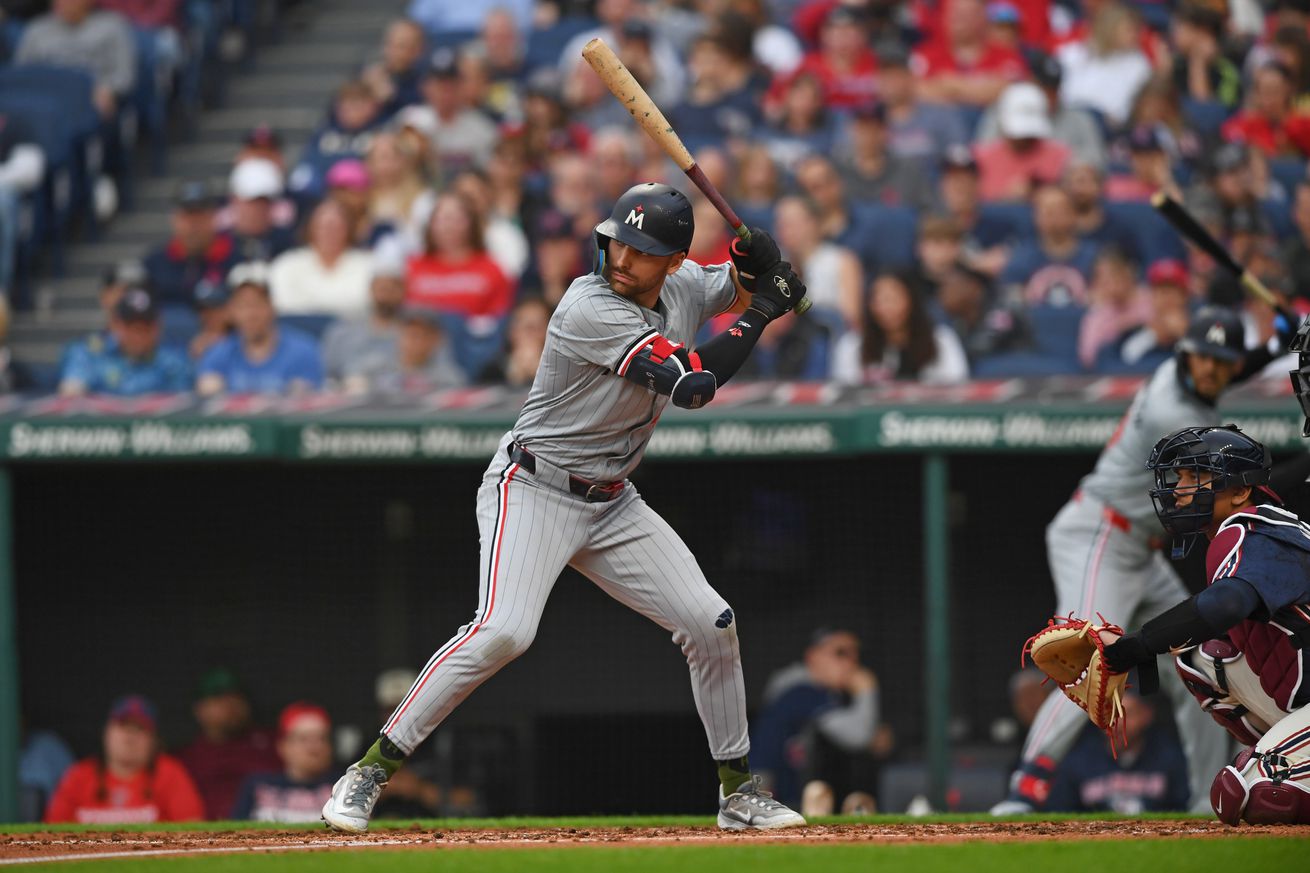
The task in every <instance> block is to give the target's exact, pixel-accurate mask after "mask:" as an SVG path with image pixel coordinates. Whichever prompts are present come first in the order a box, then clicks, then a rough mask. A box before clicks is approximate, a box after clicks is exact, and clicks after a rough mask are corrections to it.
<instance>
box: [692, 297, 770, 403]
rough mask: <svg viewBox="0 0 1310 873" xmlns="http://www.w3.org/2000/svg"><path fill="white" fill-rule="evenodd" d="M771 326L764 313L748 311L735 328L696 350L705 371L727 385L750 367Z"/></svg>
mask: <svg viewBox="0 0 1310 873" xmlns="http://www.w3.org/2000/svg"><path fill="white" fill-rule="evenodd" d="M768 323H769V320H768V319H767V318H765V317H764V315H763V314H761V313H760V312H757V311H756V310H754V309H749V308H748V309H746V311H745V312H743V313H742V314H741V315H739V316H738V317H737V320H736V321H735V322H733V324H732V326H731V327H729V328H728V329H727V330H725V331H724V332H723V333H721V334H719V335H718V336H714V337H711V338H710V339H708V340H706V341H705V342H704V343H702V344H701V345H700V346H698V347H697V348H696V354H698V355H700V361H701V367H703V368H704V369H705V370H706V371H708V372H710V373H713V374H714V378H715V380H716V381H717V382H718V384H719V385H723V384H724V383H726V382H727V381H728V380H729V379H731V378H732V377H733V376H734V375H736V373H737V371H738V370H740V369H741V365H742V364H744V363H746V358H748V357H750V353H751V350H752V349H753V348H755V343H757V342H759V339H760V336H761V335H763V333H764V327H765V325H767V324H768Z"/></svg>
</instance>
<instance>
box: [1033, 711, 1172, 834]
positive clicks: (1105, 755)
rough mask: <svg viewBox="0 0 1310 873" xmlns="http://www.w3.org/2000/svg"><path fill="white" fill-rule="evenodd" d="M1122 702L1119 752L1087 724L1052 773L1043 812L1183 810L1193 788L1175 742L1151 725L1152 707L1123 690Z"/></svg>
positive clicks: (1135, 813)
mask: <svg viewBox="0 0 1310 873" xmlns="http://www.w3.org/2000/svg"><path fill="white" fill-rule="evenodd" d="M1123 705H1124V733H1125V735H1126V741H1125V743H1124V746H1123V748H1122V749H1120V750H1119V752H1118V756H1117V757H1116V756H1115V755H1114V754H1112V753H1111V751H1110V744H1109V742H1108V741H1107V740H1106V738H1105V734H1103V733H1101V732H1100V731H1099V730H1095V729H1093V728H1091V727H1090V726H1089V727H1088V729H1087V730H1084V731H1083V734H1082V736H1081V737H1079V738H1078V743H1077V744H1076V745H1075V746H1074V747H1073V750H1072V751H1070V752H1069V754H1068V755H1067V756H1066V757H1065V759H1064V760H1063V761H1061V762H1060V766H1059V769H1057V770H1056V771H1055V781H1054V782H1053V783H1052V784H1051V794H1050V796H1049V797H1048V798H1047V800H1046V805H1045V806H1044V807H1043V809H1045V810H1046V811H1047V812H1117V813H1120V814H1121V815H1138V814H1140V813H1143V812H1163V811H1170V810H1185V809H1187V802H1188V798H1189V796H1190V794H1191V788H1190V787H1189V785H1188V782H1187V779H1188V777H1187V759H1185V758H1184V757H1183V750H1182V747H1181V746H1179V744H1178V740H1177V739H1176V738H1175V737H1173V736H1172V735H1171V734H1170V733H1169V732H1168V731H1166V730H1164V729H1163V728H1161V727H1160V726H1159V725H1157V724H1156V723H1155V708H1154V707H1152V706H1151V704H1149V703H1147V702H1146V701H1145V700H1142V698H1141V697H1139V696H1137V694H1136V692H1131V691H1130V692H1129V693H1127V694H1125V695H1124V697H1123Z"/></svg>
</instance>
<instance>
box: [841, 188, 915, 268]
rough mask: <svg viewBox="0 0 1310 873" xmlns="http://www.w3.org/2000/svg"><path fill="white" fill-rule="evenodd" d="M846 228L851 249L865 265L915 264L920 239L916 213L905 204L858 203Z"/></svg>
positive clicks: (898, 265) (890, 266)
mask: <svg viewBox="0 0 1310 873" xmlns="http://www.w3.org/2000/svg"><path fill="white" fill-rule="evenodd" d="M851 211H852V218H853V219H854V220H853V222H852V225H853V226H852V227H851V229H850V230H849V231H847V236H848V238H849V239H850V240H851V241H852V242H853V243H854V245H853V246H852V248H854V249H855V251H856V253H857V254H858V255H859V256H860V260H862V261H864V262H865V264H866V266H873V267H875V268H876V269H878V270H902V269H905V268H907V267H909V266H911V265H912V264H913V263H914V257H915V244H916V242H917V241H918V238H919V214H918V213H917V212H916V211H915V210H913V209H911V208H910V207H908V206H883V205H881V204H861V205H859V206H856V207H854V208H853V209H852V210H851Z"/></svg>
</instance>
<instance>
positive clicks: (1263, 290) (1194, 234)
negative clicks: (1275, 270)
mask: <svg viewBox="0 0 1310 873" xmlns="http://www.w3.org/2000/svg"><path fill="white" fill-rule="evenodd" d="M1151 205H1152V206H1154V207H1155V208H1156V210H1157V211H1158V212H1159V213H1160V214H1161V215H1163V216H1164V218H1165V220H1166V221H1168V222H1169V223H1170V224H1172V225H1173V226H1174V229H1175V230H1177V231H1178V232H1179V233H1180V234H1182V235H1183V239H1185V240H1187V241H1188V242H1190V243H1191V244H1192V245H1194V246H1196V247H1197V248H1199V249H1200V250H1201V251H1203V252H1205V253H1206V254H1207V255H1209V256H1210V257H1212V258H1214V261H1215V263H1216V264H1218V265H1219V266H1221V267H1223V268H1224V269H1225V270H1227V271H1228V272H1230V273H1232V274H1233V275H1234V276H1236V277H1237V280H1238V281H1239V282H1241V283H1242V287H1243V288H1245V289H1246V290H1247V291H1248V292H1250V293H1251V294H1252V295H1254V296H1255V297H1257V298H1259V299H1260V300H1262V301H1264V302H1265V303H1268V304H1269V305H1270V306H1272V307H1274V308H1275V309H1278V308H1279V306H1280V304H1279V302H1278V299H1277V298H1276V297H1274V293H1273V292H1272V291H1270V290H1269V288H1268V287H1266V286H1265V283H1263V282H1261V281H1260V277H1258V276H1256V275H1255V274H1254V273H1252V272H1251V271H1250V270H1248V269H1246V268H1245V267H1243V266H1242V265H1241V264H1239V263H1237V260H1236V259H1235V258H1234V257H1233V253H1232V252H1230V251H1228V249H1226V248H1225V247H1224V246H1223V244H1222V243H1220V242H1219V240H1217V239H1215V238H1214V237H1213V236H1211V235H1210V231H1208V230H1206V229H1205V227H1203V226H1202V225H1201V222H1199V221H1197V220H1196V218H1195V216H1193V215H1192V213H1190V212H1188V211H1187V207H1185V206H1183V204H1181V203H1179V202H1178V201H1177V200H1175V199H1174V198H1172V197H1170V196H1169V195H1168V194H1166V193H1165V192H1163V191H1157V192H1155V194H1153V195H1151ZM1292 329H1293V330H1295V329H1296V323H1295V322H1293V324H1292Z"/></svg>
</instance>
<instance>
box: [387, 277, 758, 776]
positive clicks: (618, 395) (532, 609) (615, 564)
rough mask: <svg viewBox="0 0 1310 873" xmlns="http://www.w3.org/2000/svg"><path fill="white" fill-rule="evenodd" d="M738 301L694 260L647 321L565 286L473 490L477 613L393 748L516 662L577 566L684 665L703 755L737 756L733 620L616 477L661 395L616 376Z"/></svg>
mask: <svg viewBox="0 0 1310 873" xmlns="http://www.w3.org/2000/svg"><path fill="white" fill-rule="evenodd" d="M735 296H736V292H735V287H734V285H733V283H732V279H731V276H730V273H729V269H728V267H727V265H723V266H718V267H701V266H699V265H696V264H694V263H692V262H690V261H686V262H684V264H683V266H682V268H681V269H679V270H678V271H677V272H676V273H675V274H673V275H672V276H670V277H668V278H667V279H666V280H665V283H664V287H663V290H662V291H661V293H660V299H659V303H658V304H657V307H656V309H655V310H649V309H645V308H643V307H641V306H639V305H638V304H636V303H634V302H632V301H630V300H627V299H626V298H623V297H621V296H619V295H617V294H615V293H614V292H613V291H611V290H610V288H609V285H607V284H606V283H605V281H604V280H603V279H602V278H601V277H600V276H599V275H596V274H590V275H587V276H582V277H580V278H578V279H576V280H574V282H573V284H572V285H571V286H570V287H569V290H568V292H567V293H565V295H564V298H563V299H562V300H561V301H560V305H559V308H558V309H557V310H556V312H555V314H554V316H553V317H552V318H551V320H550V327H549V329H548V331H547V335H546V345H545V350H544V352H543V353H542V358H541V365H540V367H539V368H538V370H537V376H536V379H535V381H534V382H533V383H532V391H531V392H530V394H529V395H528V400H527V403H526V404H524V407H523V410H522V412H521V413H520V414H519V419H518V422H517V423H516V424H515V425H514V428H513V430H511V431H510V433H508V434H506V435H505V437H504V438H503V439H502V440H501V444H500V448H499V449H498V451H497V452H496V455H495V457H494V458H493V459H492V461H491V465H490V466H488V467H487V471H486V473H485V474H484V476H483V479H482V486H481V487H480V488H479V489H478V497H477V518H478V530H479V534H480V538H481V543H482V562H481V583H480V593H479V601H478V608H477V611H476V612H475V613H474V615H473V619H472V621H470V622H469V623H468V624H466V625H464V626H463V627H461V628H460V629H459V631H458V632H457V633H456V634H455V636H454V637H452V638H451V639H450V640H449V641H448V642H447V643H446V644H445V645H444V646H442V647H441V648H440V649H438V650H437V652H436V654H434V655H433V656H432V658H431V660H429V661H428V663H427V666H426V667H425V668H424V669H423V671H422V672H421V673H420V674H419V678H418V680H417V681H416V682H415V683H414V686H413V687H412V688H411V689H410V692H409V694H408V695H406V697H405V699H404V700H403V701H402V702H401V704H400V705H399V706H398V707H397V708H396V711H395V713H394V714H393V715H392V716H391V718H390V719H389V720H388V721H387V724H386V725H385V726H384V727H383V733H385V734H386V735H387V737H389V738H390V739H391V741H392V742H393V743H395V744H396V745H397V746H399V747H400V749H401V750H402V751H404V752H406V753H409V752H412V751H413V750H414V749H415V747H417V746H418V745H419V743H421V742H423V740H424V739H425V738H426V737H427V736H428V734H430V733H431V732H432V731H433V729H435V728H436V726H437V725H439V724H440V723H441V721H442V720H443V719H444V718H445V717H446V716H447V715H449V714H450V713H451V711H453V710H454V709H455V707H456V706H458V705H459V704H460V702H461V701H463V700H464V698H465V697H467V696H468V695H469V694H470V693H471V692H472V691H473V689H474V688H476V687H477V686H478V685H480V684H481V683H482V682H484V681H485V680H486V679H488V678H489V677H490V676H491V675H492V674H493V673H495V672H496V671H497V670H499V669H500V668H501V667H503V666H504V665H505V664H507V663H509V662H510V661H511V660H512V659H514V658H515V657H517V656H518V655H521V654H522V653H523V652H524V651H526V650H527V648H528V646H529V645H530V644H531V643H532V639H533V637H534V636H535V634H536V631H537V623H538V621H539V620H540V618H541V613H542V610H543V609H544V608H545V606H546V598H547V597H549V596H550V591H551V588H552V587H554V584H555V580H556V578H557V577H558V576H559V574H560V572H561V571H562V570H563V569H564V568H565V566H572V567H574V568H576V569H577V570H579V571H580V572H581V573H582V574H583V575H585V576H586V577H587V578H589V579H591V580H592V581H593V582H595V583H596V585H598V586H599V587H600V588H601V589H602V590H604V591H605V592H606V593H607V594H609V595H610V596H611V597H613V598H614V599H615V600H618V601H619V602H620V603H623V604H624V605H626V606H628V607H630V608H631V609H634V610H636V611H637V612H639V613H641V614H642V615H644V616H646V617H647V618H649V619H651V620H652V621H654V622H656V623H657V624H659V625H660V626H662V627H663V628H665V629H666V630H668V631H670V632H671V633H672V634H673V641H674V643H676V644H677V645H678V646H679V647H680V648H681V649H682V652H683V654H684V655H685V656H686V658H687V663H688V665H689V666H690V668H691V682H692V691H693V694H694V696H695V699H696V708H697V710H698V711H699V713H700V717H701V721H702V722H703V723H704V724H705V733H706V735H707V736H708V738H709V745H710V752H711V754H712V755H713V757H714V758H715V759H717V760H727V759H733V758H739V757H741V756H743V755H745V754H746V752H747V750H748V748H749V741H748V739H747V730H746V699H745V693H744V685H743V683H742V675H741V657H740V654H739V651H738V647H737V627H736V623H735V621H733V620H732V618H733V617H732V613H731V611H730V610H729V607H728V604H727V603H726V602H725V601H724V600H723V598H722V597H720V596H719V595H718V594H717V593H716V592H715V591H714V589H713V588H711V587H710V584H709V582H708V581H706V579H705V575H704V573H702V572H701V569H700V567H699V566H698V565H697V563H696V559H695V558H694V557H693V556H692V554H691V552H690V551H689V550H688V549H687V547H686V545H684V544H683V542H682V540H681V539H680V538H679V537H678V535H677V534H676V533H675V532H674V531H673V529H672V528H670V527H669V525H668V524H666V523H665V522H664V520H663V519H661V518H660V517H659V516H658V515H656V514H655V512H654V510H652V509H651V508H650V507H649V506H647V505H646V503H645V501H643V500H642V499H641V496H640V495H639V494H638V493H637V490H636V488H634V487H633V486H632V484H631V483H630V482H626V481H625V480H626V478H627V476H628V475H629V474H630V473H631V472H632V471H633V470H634V469H635V468H636V466H637V464H638V463H640V461H641V456H642V453H643V452H644V450H645V448H646V443H647V442H648V441H649V440H650V435H651V432H652V431H653V430H654V428H655V423H656V421H658V419H659V416H660V413H661V412H663V411H664V408H665V405H666V404H667V403H668V402H669V399H668V398H667V397H664V396H661V395H659V394H657V393H655V392H654V391H650V390H647V389H646V388H645V387H643V386H641V385H638V384H636V383H634V382H632V381H629V380H628V379H624V378H620V375H621V374H622V373H624V372H626V369H627V366H628V364H629V363H630V362H631V360H632V358H633V356H635V355H637V354H638V353H639V352H641V350H642V349H644V348H646V347H647V346H649V345H650V344H651V342H652V341H653V340H654V339H655V338H656V337H657V336H662V337H664V338H665V339H666V340H669V341H671V342H674V343H683V344H689V343H690V342H691V340H692V338H693V337H694V336H695V334H696V331H697V330H698V329H699V328H700V326H701V324H703V323H704V322H705V321H707V320H708V319H709V318H711V317H713V316H714V315H717V314H718V313H719V312H721V311H723V310H725V309H727V308H728V307H730V306H731V305H732V303H733V301H734V299H735ZM511 441H513V442H516V443H517V444H519V445H521V446H523V447H524V448H527V449H528V450H530V451H531V452H532V453H533V455H535V456H536V464H535V466H536V473H535V475H534V474H533V473H531V472H529V470H528V469H525V468H524V466H522V465H520V464H517V463H514V462H513V460H512V459H511V457H510V443H511ZM569 474H573V475H575V476H579V477H582V478H585V479H588V480H592V481H594V482H604V483H610V482H622V483H623V487H622V491H621V493H620V494H619V496H618V497H616V498H615V499H613V500H610V501H608V502H596V503H589V502H587V501H586V500H585V499H583V498H582V497H580V496H577V495H576V494H574V493H572V492H571V491H570V490H569V486H568V476H569Z"/></svg>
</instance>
